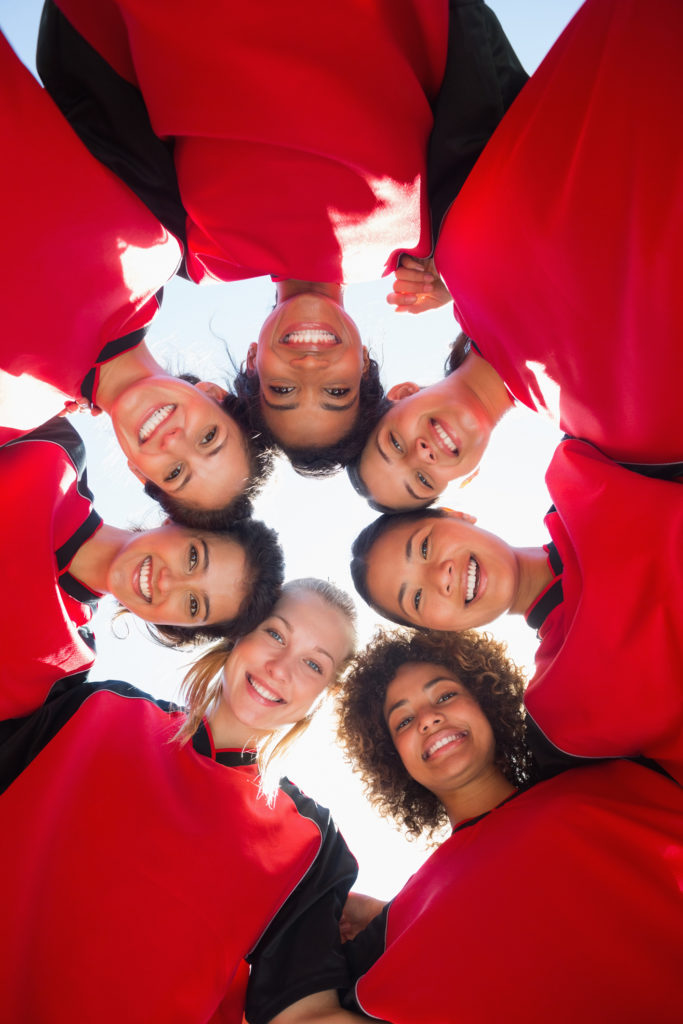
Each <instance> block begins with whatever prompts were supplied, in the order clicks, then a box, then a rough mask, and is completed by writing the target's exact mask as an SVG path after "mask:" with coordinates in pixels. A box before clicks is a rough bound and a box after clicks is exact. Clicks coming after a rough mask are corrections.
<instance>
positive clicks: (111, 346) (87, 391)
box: [81, 288, 164, 405]
mask: <svg viewBox="0 0 683 1024" xmlns="http://www.w3.org/2000/svg"><path fill="white" fill-rule="evenodd" d="M163 291H164V290H163V288H161V289H160V290H159V291H158V292H157V301H158V302H159V303H160V304H161V298H162V296H163ZM147 331H148V327H140V328H138V330H137V331H131V332H130V334H124V335H122V336H121V337H120V338H114V340H113V341H108V342H107V344H106V345H105V346H104V348H103V349H102V351H101V352H100V353H99V355H98V357H97V359H96V360H95V366H92V367H91V368H90V369H89V370H88V372H87V373H86V375H85V377H84V378H83V383H82V384H81V394H82V395H83V396H84V398H87V399H88V401H89V402H90V403H91V405H92V403H93V402H94V394H93V392H94V389H95V378H96V368H97V366H99V364H100V363H106V362H108V361H109V360H110V359H115V358H116V356H120V355H121V354H122V353H123V352H129V351H130V349H132V348H135V347H136V346H137V345H139V344H140V342H141V341H144V339H145V335H146V334H147Z"/></svg>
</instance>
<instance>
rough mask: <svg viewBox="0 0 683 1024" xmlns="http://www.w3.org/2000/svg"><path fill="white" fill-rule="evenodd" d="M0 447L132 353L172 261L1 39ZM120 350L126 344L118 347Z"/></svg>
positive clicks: (142, 213) (155, 226)
mask: <svg viewBox="0 0 683 1024" xmlns="http://www.w3.org/2000/svg"><path fill="white" fill-rule="evenodd" d="M0 90H1V91H2V94H3V96H4V97H5V100H4V102H3V103H2V104H0V129H1V133H2V139H3V143H4V147H5V152H6V153H11V154H12V158H11V159H5V160H3V161H2V164H1V166H0V182H1V183H2V190H3V194H4V195H5V197H6V198H7V202H6V203H5V209H4V216H3V246H2V250H1V253H0V278H1V279H2V282H3V290H4V294H5V295H6V296H9V297H11V301H9V300H8V301H6V302H5V303H4V304H3V329H2V332H1V333H2V340H1V341H0V443H1V442H4V441H7V440H9V439H10V438H12V437H15V436H17V435H18V434H20V433H24V432H26V431H27V430H31V429H32V428H33V427H35V426H37V425H38V424H40V423H42V422H44V421H45V420H47V419H49V418H50V416H52V415H54V414H55V412H57V411H58V410H59V409H60V408H61V407H62V406H63V404H64V397H65V396H67V397H73V396H78V395H79V394H80V393H81V384H82V382H83V380H84V378H85V377H86V375H87V374H88V372H89V371H90V370H91V368H92V367H93V366H94V364H95V363H96V362H97V361H98V358H99V359H106V358H109V357H110V356H109V355H107V354H106V353H103V349H105V347H106V346H107V345H108V344H109V343H111V342H117V346H118V347H117V346H115V350H114V351H113V353H112V354H117V352H118V351H120V350H121V348H130V347H131V346H132V345H134V344H137V343H138V342H139V341H140V340H141V338H142V335H143V333H144V329H145V328H146V326H147V325H148V323H149V322H150V320H151V319H152V317H153V316H154V314H155V312H156V310H157V305H158V304H157V299H156V293H157V291H158V290H159V289H160V288H161V287H162V286H163V285H164V284H165V282H166V281H167V280H168V279H169V278H170V277H171V276H172V275H173V273H174V272H175V269H176V266H177V265H178V260H179V258H180V250H179V246H178V243H177V241H176V240H175V239H174V238H173V237H172V236H171V235H169V234H168V232H167V231H166V230H165V229H164V228H162V226H161V224H160V223H159V222H158V220H156V218H155V217H153V216H152V214H151V213H150V212H149V211H148V210H147V209H146V208H145V206H143V204H142V203H141V202H140V201H139V200H138V199H137V198H136V197H135V196H134V195H133V194H132V193H131V192H130V191H129V190H128V189H127V188H126V187H125V186H124V185H123V184H122V183H121V182H120V181H119V180H118V179H117V178H116V177H115V176H114V175H113V174H112V173H111V172H110V171H108V170H106V169H105V168H104V167H102V166H101V164H99V163H98V161H97V160H95V159H94V158H93V157H92V156H91V155H90V153H88V151H87V149H86V148H85V146H84V145H83V144H82V143H81V142H80V140H79V139H78V138H77V136H76V135H75V134H74V132H73V131H72V129H71V128H70V127H69V125H68V124H67V122H66V121H65V120H64V118H63V116H62V115H61V114H60V112H59V110H58V109H57V107H56V106H55V105H54V103H53V102H52V100H51V99H50V97H49V96H48V95H47V94H46V93H45V91H44V90H43V89H42V88H41V87H40V85H39V84H38V82H37V81H36V80H35V79H34V78H33V76H32V75H31V74H30V73H29V72H28V71H27V69H26V68H25V67H24V66H23V65H22V64H21V62H20V61H19V60H18V59H17V57H16V56H15V54H14V53H13V52H12V50H11V49H10V47H9V45H8V44H7V42H6V41H5V40H4V38H0ZM121 339H124V340H123V341H121Z"/></svg>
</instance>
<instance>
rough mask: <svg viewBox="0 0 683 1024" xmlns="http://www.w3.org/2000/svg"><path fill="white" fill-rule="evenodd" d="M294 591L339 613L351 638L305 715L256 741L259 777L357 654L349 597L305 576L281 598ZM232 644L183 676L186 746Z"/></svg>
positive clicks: (212, 697)
mask: <svg viewBox="0 0 683 1024" xmlns="http://www.w3.org/2000/svg"><path fill="white" fill-rule="evenodd" d="M297 591H307V592H308V593H312V594H317V595H318V597H320V598H322V600H323V601H325V602H326V604H328V605H329V606H330V607H331V608H335V609H336V610H337V611H339V612H341V614H342V615H343V616H344V618H345V619H346V620H347V622H348V624H349V626H350V628H351V639H350V643H349V649H348V652H347V653H346V655H345V656H344V659H343V661H342V662H341V664H340V665H339V666H338V667H337V672H336V675H335V679H334V680H333V682H332V683H331V684H330V685H329V686H328V687H327V689H326V690H325V691H323V693H322V694H321V695H320V697H319V698H318V700H316V701H315V703H314V704H313V706H312V707H311V708H310V710H309V711H308V713H307V714H306V715H305V716H304V717H303V718H302V719H300V720H299V721H298V722H295V723H294V725H292V726H288V727H285V728H283V729H275V730H273V731H272V732H270V733H268V734H267V735H266V736H264V737H262V738H261V739H260V740H259V741H258V743H257V747H256V749H257V753H258V763H259V769H260V772H261V775H262V776H265V775H268V776H270V775H272V772H273V770H274V769H273V766H274V765H275V764H276V763H277V762H280V761H281V760H282V758H283V757H284V755H285V754H286V753H287V751H288V750H290V748H291V747H292V746H293V744H294V743H295V742H296V741H297V740H298V739H299V738H300V737H301V736H303V734H304V733H305V732H306V730H307V729H308V726H309V725H310V723H311V721H312V720H313V716H314V715H315V713H316V711H317V710H318V708H319V707H320V705H321V704H322V703H323V701H324V699H325V698H326V697H327V695H328V694H330V693H333V694H336V693H338V692H339V690H340V689H341V685H342V684H341V677H342V675H343V674H344V672H345V670H346V668H347V666H348V664H349V662H350V661H351V658H352V657H353V656H354V654H355V651H356V606H355V604H354V602H353V600H352V599H351V598H350V597H349V595H348V594H347V593H346V592H345V591H343V590H341V589H340V588H339V587H337V586H335V584H334V583H330V582H329V581H328V580H319V579H315V578H314V577H308V576H307V577H303V578H302V579H298V580H291V581H290V582H289V583H285V585H284V586H283V588H282V595H283V596H284V595H285V594H293V593H296V592H297ZM264 621H265V620H264ZM235 642H236V641H234V640H221V641H220V642H219V643H217V644H214V645H213V647H210V648H209V649H208V650H207V651H206V652H205V653H204V654H203V655H202V656H201V657H200V658H199V659H198V660H197V661H196V662H195V663H194V665H192V667H191V668H190V669H189V671H188V672H187V674H186V675H185V678H184V679H183V682H182V686H181V691H180V692H181V697H182V700H183V703H184V704H185V706H186V712H187V717H186V719H185V722H184V723H183V725H182V727H181V728H180V729H179V731H178V733H177V735H176V739H178V740H180V742H181V743H186V742H187V741H188V740H189V739H191V738H192V736H194V734H195V733H196V731H197V729H198V728H199V726H200V725H201V722H202V719H203V718H204V716H205V715H206V713H207V711H208V710H209V708H210V707H211V705H212V704H213V703H214V702H215V701H217V700H218V699H219V697H220V694H221V689H222V686H223V679H222V673H223V669H224V668H225V665H226V662H227V660H228V658H229V657H230V653H231V652H232V649H233V647H234V646H235ZM276 783H277V780H276Z"/></svg>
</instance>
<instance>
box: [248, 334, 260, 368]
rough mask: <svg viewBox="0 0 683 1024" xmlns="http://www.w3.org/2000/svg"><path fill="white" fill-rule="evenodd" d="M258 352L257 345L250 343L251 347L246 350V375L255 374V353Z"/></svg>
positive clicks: (253, 342)
mask: <svg viewBox="0 0 683 1024" xmlns="http://www.w3.org/2000/svg"><path fill="white" fill-rule="evenodd" d="M257 352H258V345H257V344H256V342H255V341H252V343H251V345H250V346H249V348H248V349H247V373H256V353H257Z"/></svg>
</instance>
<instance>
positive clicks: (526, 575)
mask: <svg viewBox="0 0 683 1024" xmlns="http://www.w3.org/2000/svg"><path fill="white" fill-rule="evenodd" d="M514 550H515V555H516V558H517V565H518V566H519V582H518V585H517V591H516V593H515V597H514V600H513V602H512V604H511V605H510V609H509V613H510V614H511V615H524V613H525V612H526V610H527V608H528V607H529V606H530V605H531V604H533V602H534V601H535V600H536V599H537V597H538V596H539V595H540V594H541V593H542V591H544V590H545V588H546V587H547V586H548V584H549V583H550V582H551V581H552V579H553V574H552V572H551V570H550V566H549V565H548V557H547V555H546V553H545V551H544V550H543V548H515V549H514Z"/></svg>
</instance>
